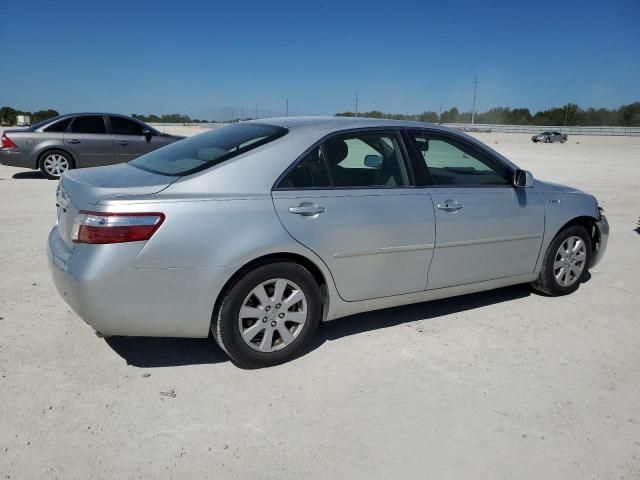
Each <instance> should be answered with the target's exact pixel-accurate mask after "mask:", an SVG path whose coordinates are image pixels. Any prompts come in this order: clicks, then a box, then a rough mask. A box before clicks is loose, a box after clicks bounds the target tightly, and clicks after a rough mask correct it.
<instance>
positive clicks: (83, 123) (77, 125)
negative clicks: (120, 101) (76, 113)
mask: <svg viewBox="0 0 640 480" xmlns="http://www.w3.org/2000/svg"><path fill="white" fill-rule="evenodd" d="M70 131H71V132H73V133H106V130H105V128H104V119H103V118H102V116H99V115H87V116H84V117H76V118H75V119H74V120H73V123H72V124H71V130H70Z"/></svg>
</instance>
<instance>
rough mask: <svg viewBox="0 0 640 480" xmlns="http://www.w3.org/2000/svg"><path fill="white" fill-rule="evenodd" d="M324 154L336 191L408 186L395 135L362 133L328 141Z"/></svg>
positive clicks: (404, 165) (404, 166)
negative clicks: (343, 188) (339, 189)
mask: <svg viewBox="0 0 640 480" xmlns="http://www.w3.org/2000/svg"><path fill="white" fill-rule="evenodd" d="M324 152H325V156H326V160H327V166H328V168H329V170H330V176H331V179H332V180H333V184H334V185H335V186H336V187H397V186H405V185H409V176H408V173H407V168H406V164H405V162H404V160H403V157H402V153H401V151H400V144H399V142H398V139H397V138H396V136H395V135H394V134H388V133H380V134H378V133H362V134H357V135H349V136H341V137H337V138H333V139H330V140H327V142H325V144H324Z"/></svg>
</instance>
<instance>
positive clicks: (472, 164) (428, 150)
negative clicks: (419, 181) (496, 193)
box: [410, 132, 511, 186]
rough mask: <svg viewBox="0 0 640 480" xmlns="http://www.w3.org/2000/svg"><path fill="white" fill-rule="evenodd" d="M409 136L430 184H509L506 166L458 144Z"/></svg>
mask: <svg viewBox="0 0 640 480" xmlns="http://www.w3.org/2000/svg"><path fill="white" fill-rule="evenodd" d="M410 136H411V138H412V139H413V140H414V143H415V146H416V148H417V149H418V151H419V152H420V155H421V156H422V159H423V160H424V162H425V164H426V166H427V170H428V171H429V176H430V178H431V183H432V184H433V185H436V186H443V185H444V186H458V185H462V186H491V185H511V180H510V178H511V172H510V170H509V169H508V168H507V167H506V166H504V165H502V164H501V163H499V162H497V161H496V160H494V159H492V158H491V157H489V156H488V155H485V154H483V153H482V152H480V151H478V150H476V149H474V148H472V147H470V146H468V145H466V144H464V143H462V142H458V141H456V140H453V139H449V138H445V137H439V136H436V135H432V134H429V133H423V132H413V133H411V134H410Z"/></svg>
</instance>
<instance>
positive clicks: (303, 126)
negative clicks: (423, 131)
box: [249, 116, 460, 133]
mask: <svg viewBox="0 0 640 480" xmlns="http://www.w3.org/2000/svg"><path fill="white" fill-rule="evenodd" d="M251 122H253V123H261V124H263V125H273V126H276V127H283V128H286V129H288V130H296V131H301V130H316V131H317V130H326V131H327V132H337V131H340V130H351V129H355V128H376V127H378V128H398V127H403V128H430V129H434V130H442V131H447V132H450V131H455V132H456V133H460V132H459V131H458V130H453V129H451V128H449V127H444V126H442V125H436V124H433V123H425V122H417V121H409V120H389V119H382V118H366V117H329V116H324V117H322V116H317V117H315V116H309V117H276V118H261V119H257V120H251V121H250V122H249V123H251Z"/></svg>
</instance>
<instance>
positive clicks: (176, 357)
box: [105, 336, 229, 368]
mask: <svg viewBox="0 0 640 480" xmlns="http://www.w3.org/2000/svg"><path fill="white" fill-rule="evenodd" d="M105 341H106V342H107V345H109V346H110V347H111V348H112V349H113V351H114V352H116V353H117V354H118V355H120V356H121V357H122V358H123V359H124V360H125V361H126V362H127V364H128V365H132V366H134V367H140V368H155V367H181V366H185V365H201V364H211V363H220V362H227V361H229V357H227V355H226V354H225V353H224V352H223V351H222V349H221V348H220V347H219V346H218V344H216V342H215V340H214V339H213V338H211V336H210V337H209V338H160V337H106V338H105Z"/></svg>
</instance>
